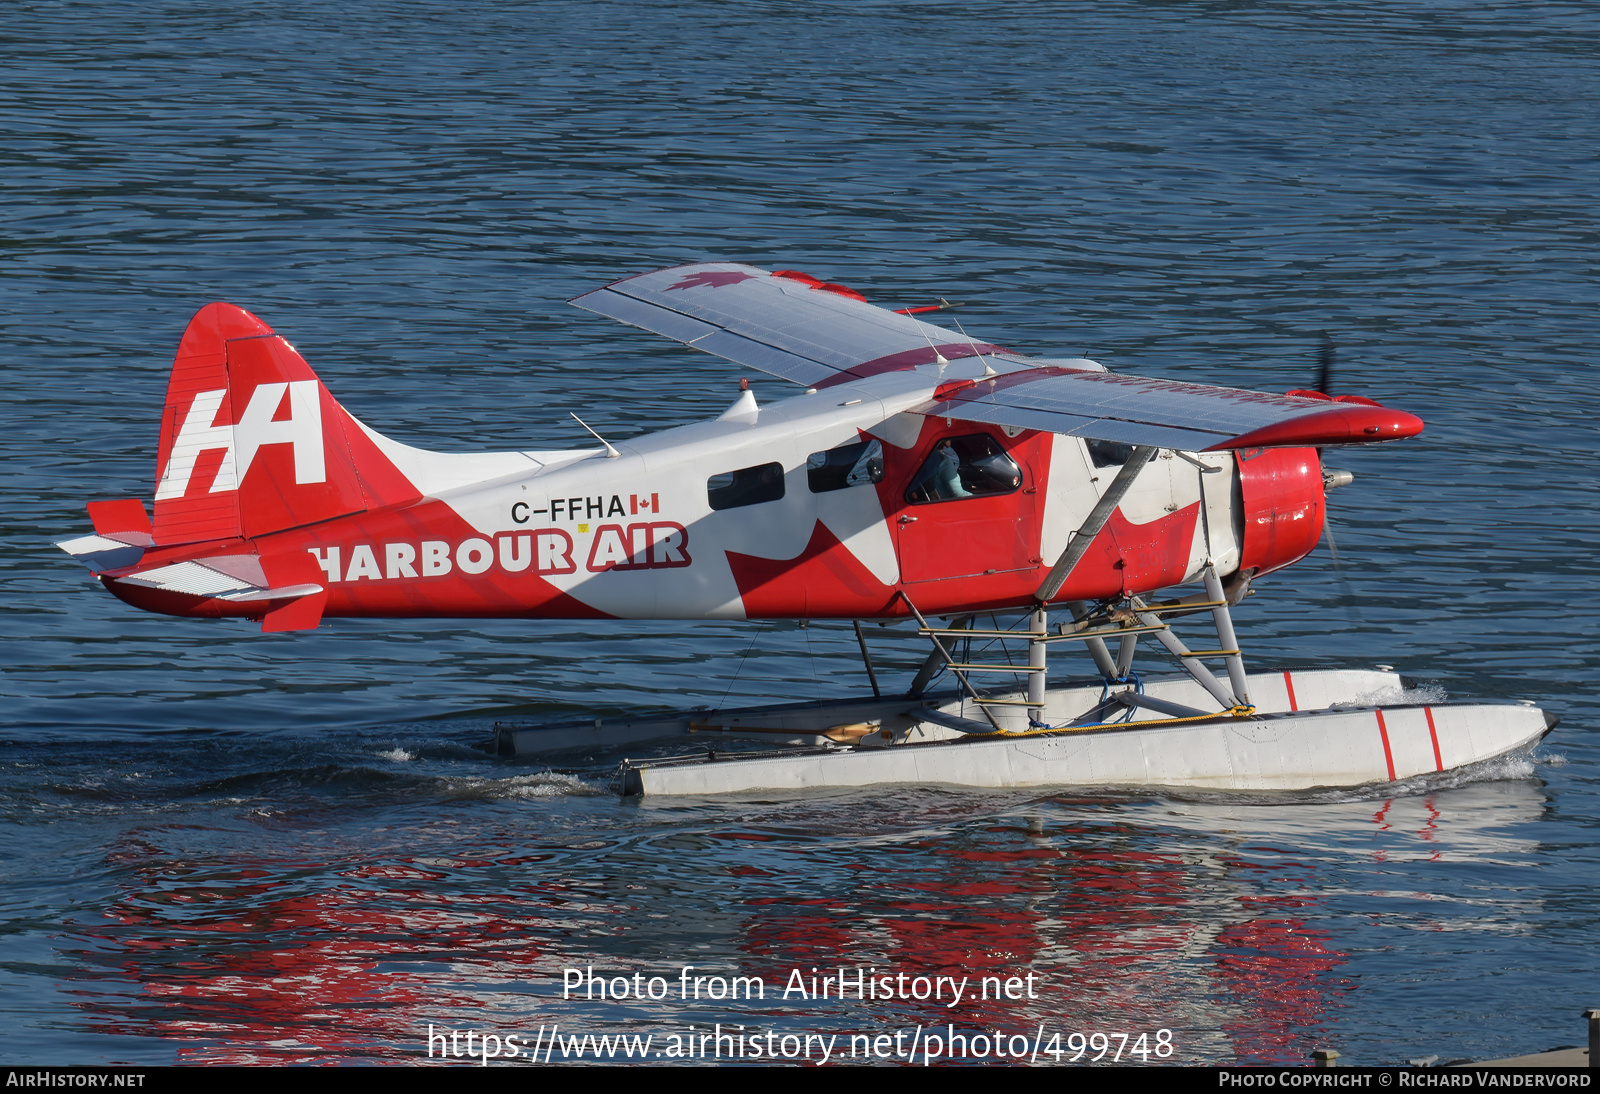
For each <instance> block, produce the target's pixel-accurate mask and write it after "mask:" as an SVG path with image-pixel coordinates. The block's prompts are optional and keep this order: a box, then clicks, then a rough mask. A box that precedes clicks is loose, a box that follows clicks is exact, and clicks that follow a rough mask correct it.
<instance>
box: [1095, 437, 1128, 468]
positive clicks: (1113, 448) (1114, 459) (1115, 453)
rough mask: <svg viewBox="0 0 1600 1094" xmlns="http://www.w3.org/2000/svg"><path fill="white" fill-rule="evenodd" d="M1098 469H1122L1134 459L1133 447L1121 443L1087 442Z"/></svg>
mask: <svg viewBox="0 0 1600 1094" xmlns="http://www.w3.org/2000/svg"><path fill="white" fill-rule="evenodd" d="M1084 443H1085V444H1087V445H1088V446H1089V458H1090V459H1091V460H1093V461H1094V465H1095V466H1096V467H1121V466H1122V465H1123V464H1125V463H1127V462H1128V460H1130V459H1132V458H1133V445H1131V444H1123V443H1122V442H1121V441H1085V442H1084Z"/></svg>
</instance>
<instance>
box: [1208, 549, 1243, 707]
mask: <svg viewBox="0 0 1600 1094" xmlns="http://www.w3.org/2000/svg"><path fill="white" fill-rule="evenodd" d="M1205 579H1206V596H1207V597H1209V598H1210V599H1211V601H1212V602H1213V604H1215V607H1213V608H1212V609H1211V619H1212V621H1213V622H1214V623H1216V625H1217V641H1218V642H1219V643H1220V644H1221V649H1222V651H1223V654H1222V656H1223V660H1224V662H1225V663H1226V664H1227V666H1228V683H1230V684H1232V685H1233V694H1234V697H1235V698H1237V699H1238V700H1239V703H1240V704H1241V705H1243V706H1249V705H1250V691H1249V688H1248V686H1247V685H1246V684H1245V675H1244V657H1243V656H1242V655H1241V654H1240V653H1239V639H1238V636H1237V635H1235V634H1234V631H1233V616H1232V615H1231V614H1230V613H1229V611H1228V600H1227V597H1226V596H1224V595H1223V592H1222V582H1221V581H1220V580H1219V579H1218V578H1217V570H1216V567H1214V566H1207V567H1206V569H1205Z"/></svg>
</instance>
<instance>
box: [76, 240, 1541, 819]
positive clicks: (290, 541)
mask: <svg viewBox="0 0 1600 1094" xmlns="http://www.w3.org/2000/svg"><path fill="white" fill-rule="evenodd" d="M573 303H574V304H576V305H577V306H578V307H580V308H585V309H588V310H589V311H592V312H597V313H599V314H601V315H604V316H609V317H610V318H613V319H616V320H619V321H621V322H622V323H625V324H630V325H632V326H636V327H642V328H644V329H646V330H649V331H653V332H655V333H657V334H661V335H664V336H666V337H667V338H670V339H673V340H676V341H678V342H681V343H683V344H685V345H688V346H692V347H694V348H695V349H699V350H704V351H706V352H708V353H712V354H716V355H718V356H720V357H724V358H726V359H728V360H731V361H734V362H736V363H738V364H741V365H744V366H746V367H748V368H751V369H755V370H758V371H760V372H763V373H766V374H768V375H771V376H775V377H779V378H781V379H783V380H787V381H790V382H792V383H794V384H796V385H799V386H800V388H801V389H802V393H801V394H799V395H795V396H793V397H792V398H788V399H784V400H782V401H778V402H773V403H769V404H768V405H765V406H763V405H759V404H758V402H757V400H756V397H755V394H754V393H753V392H752V391H751V390H750V388H749V385H748V383H747V382H745V381H741V385H740V387H741V390H740V393H739V395H738V397H737V399H735V400H734V402H733V404H732V405H731V406H729V407H728V409H727V410H726V411H724V412H723V413H722V414H720V415H719V416H718V417H717V418H715V419H714V420H711V421H704V422H698V423H694V424H691V425H684V426H679V427H677V428H674V429H667V430H664V431H662V432H658V433H651V434H647V435H644V436H640V437H635V438H631V439H628V440H625V441H619V442H617V443H615V444H613V443H611V442H609V441H606V440H605V439H603V438H601V437H600V436H599V435H598V434H595V439H596V440H597V441H598V442H599V447H587V448H582V449H573V450H564V451H552V452H495V453H476V454H446V453H438V452H430V451H423V450H421V449H417V448H412V447H409V446H407V445H404V444H401V443H399V442H396V441H394V440H391V439H389V438H388V437H385V436H383V435H382V434H380V433H377V432H376V431H374V430H373V429H371V428H369V427H368V426H366V425H365V424H363V423H362V422H360V421H358V420H357V419H356V418H355V417H353V416H352V415H351V414H350V413H349V412H348V411H346V410H345V409H344V407H343V406H341V405H340V404H339V403H338V402H337V401H335V400H334V398H333V397H332V396H331V395H330V394H329V393H328V390H327V389H326V388H325V387H324V386H323V385H322V383H321V381H320V380H318V378H317V376H316V375H315V373H313V372H312V370H311V368H310V367H309V366H308V365H307V364H306V362H305V360H304V359H303V358H302V357H301V356H300V354H299V353H298V352H296V351H295V349H294V348H293V347H292V346H291V345H290V344H289V342H287V341H286V340H285V339H284V338H283V337H282V336H280V335H278V334H276V333H275V332H274V331H273V330H272V328H270V327H269V326H267V324H266V323H264V322H262V321H261V320H260V319H258V318H256V317H255V316H254V315H252V314H250V313H249V312H247V311H245V310H244V309H242V308H238V307H235V306H233V305H230V304H223V303H216V304H210V305H208V306H206V307H205V308H203V309H201V311H200V312H199V313H198V314H197V315H196V316H195V317H194V319H193V320H192V321H191V322H190V324H189V326H188V328H187V330H185V332H184V334H183V338H182V341H181V342H180V344H179V347H178V352H177V357H176V360H175V362H174V364H173V368H172V374H171V378H170V381H169V385H168V388H167V397H166V405H165V408H164V410H163V413H162V423H161V436H160V444H159V449H158V454H157V463H156V483H155V492H154V499H153V511H150V510H146V508H145V505H144V502H143V501H142V500H141V499H138V498H131V499H122V500H116V501H99V502H91V503H90V504H89V506H88V510H89V516H90V519H91V521H92V523H93V526H94V534H92V535H87V536H81V537H79V538H76V539H71V540H68V541H66V542H64V543H62V544H61V546H62V547H63V548H64V549H65V550H66V551H67V552H68V553H70V554H72V555H74V556H76V557H77V558H79V559H80V560H81V561H83V562H85V563H86V564H87V565H88V566H89V567H90V568H91V570H92V571H93V572H94V573H95V574H96V575H97V576H98V577H99V579H100V581H101V582H102V583H103V584H104V585H105V587H106V588H107V589H109V590H110V591H111V592H112V593H114V594H115V595H116V596H118V597H119V598H121V599H122V600H124V601H126V602H127V603H129V604H132V605H134V606H136V607H139V608H144V609H148V610H150V611H155V612H163V613H166V614H169V615H176V616H187V617H241V618H245V619H250V620H259V621H260V623H261V626H262V629H263V630H264V631H269V632H281V631H294V630H304V629H309V628H313V627H316V626H317V625H318V624H319V622H320V621H321V620H322V619H324V618H335V617H386V618H410V617H422V616H433V617H454V618H463V617H465V618H488V617H510V618H523V619H593V620H597V621H598V620H605V619H729V620H800V621H812V620H841V621H847V622H851V623H853V625H854V627H855V632H856V637H857V639H858V641H859V642H860V650H861V654H862V657H863V661H864V667H865V669H866V672H867V675H868V678H869V680H870V682H871V685H872V694H871V695H870V696H868V695H864V694H863V695H860V696H857V697H852V698H842V699H838V700H834V701H827V702H814V703H795V704H788V705H783V706H769V707H764V708H759V709H746V710H734V711H718V712H694V713H688V714H685V715H684V716H682V717H679V718H674V719H656V720H652V721H637V722H626V721H623V722H611V723H610V724H606V723H603V722H599V721H596V722H595V723H594V724H593V725H585V726H582V727H577V728H561V727H543V728H534V727H525V726H514V725H503V726H500V727H499V728H498V730H497V732H498V744H499V747H500V749H501V751H502V752H511V753H520V752H532V751H537V750H542V749H551V750H559V749H562V748H571V747H585V748H593V747H595V746H609V745H621V744H625V743H628V742H634V741H643V740H650V739H655V738H659V737H663V736H671V735H676V734H689V733H696V734H706V733H711V734H726V735H739V736H749V737H754V738H757V739H766V740H768V741H771V742H773V743H775V744H782V745H783V746H784V747H781V748H778V749H776V750H762V751H757V752H747V753H740V752H737V751H734V752H729V751H728V750H727V749H726V748H724V749H723V751H722V752H721V753H720V754H719V753H718V751H717V750H716V749H715V748H712V749H698V750H696V753H695V755H693V756H689V757H684V758H674V759H668V760H651V761H632V762H624V764H623V767H622V772H621V775H622V786H623V788H624V791H625V792H627V793H645V794H674V793H677V794H684V793H688V794H699V793H718V792H732V791H744V790H755V789H762V790H770V789H798V788H806V787H837V786H861V785H869V784H880V783H920V784H956V785H962V786H980V787H1028V786H1047V785H1078V786H1082V785H1113V786H1175V787H1211V788H1219V789H1230V790H1246V791H1254V790H1295V789H1307V788H1312V787H1325V786H1352V785H1360V784H1368V783H1388V782H1395V781H1398V780H1404V779H1409V778H1413V777H1416V776H1421V775H1426V774H1429V773H1434V772H1443V771H1448V770H1452V769H1455V768H1458V767H1462V766H1465V765H1470V764H1476V763H1480V762H1483V761H1486V760H1490V759H1492V758H1494V757H1497V756H1501V755H1504V754H1507V753H1513V752H1516V751H1518V750H1524V749H1528V748H1530V747H1531V746H1532V745H1533V744H1534V743H1536V742H1537V741H1538V740H1539V739H1541V738H1542V737H1543V736H1544V735H1545V734H1546V733H1547V732H1548V731H1549V730H1550V728H1552V727H1553V725H1554V720H1553V719H1551V718H1548V717H1547V716H1546V715H1545V714H1544V713H1543V712H1542V711H1540V710H1538V709H1537V708H1535V707H1533V706H1531V705H1528V704H1522V703H1473V702H1449V703H1445V702H1412V701H1407V696H1406V693H1405V682H1404V681H1403V680H1402V679H1401V678H1400V677H1399V676H1398V674H1396V673H1395V672H1393V671H1392V670H1391V669H1387V668H1385V667H1381V666H1380V667H1378V668H1375V669H1362V670H1354V669H1352V670H1319V671H1309V670H1307V671H1300V670H1291V671H1273V672H1249V671H1247V670H1246V667H1245V662H1244V658H1243V654H1242V652H1241V650H1240V648H1239V641H1238V638H1237V633H1236V631H1235V629H1234V626H1233V621H1232V614H1231V611H1232V609H1233V608H1234V607H1236V606H1237V605H1238V604H1239V603H1240V601H1241V599H1242V598H1243V597H1245V596H1246V595H1247V594H1249V593H1251V592H1252V590H1253V586H1254V585H1255V583H1256V582H1258V581H1259V579H1260V578H1262V577H1263V576H1265V575H1268V574H1272V573H1274V572H1276V571H1278V570H1281V569H1283V568H1284V567H1286V566H1289V565H1291V564H1292V563H1294V562H1296V561H1298V560H1299V559H1301V558H1303V557H1304V556H1306V555H1307V554H1308V553H1309V552H1310V551H1311V550H1312V549H1313V548H1314V547H1315V546H1316V544H1317V543H1318V541H1319V539H1320V538H1321V535H1322V530H1323V522H1324V510H1325V504H1326V492H1327V490H1328V489H1330V488H1332V487H1334V486H1338V485H1342V484H1344V483H1348V482H1349V481H1350V476H1349V474H1348V473H1345V472H1340V471H1335V470H1330V469H1327V468H1325V467H1324V466H1323V464H1322V459H1321V454H1322V451H1323V450H1325V449H1328V448H1330V447H1335V446H1340V445H1356V444H1375V443H1384V442H1391V441H1397V440H1401V439H1403V438H1406V437H1411V436H1415V435H1416V434H1418V433H1420V432H1421V431H1422V428H1423V423H1422V422H1421V421H1420V420H1419V419H1417V418H1416V417H1414V416H1412V415H1411V414H1408V413H1406V412H1404V411H1401V410H1397V409H1394V408H1391V407H1386V406H1382V405H1380V404H1379V403H1377V402H1375V401H1373V400H1371V399H1367V398H1363V397H1361V396H1356V395H1330V394H1328V393H1327V392H1325V391H1320V390H1319V391H1313V390H1297V391H1290V392H1288V393H1286V394H1271V393H1264V392H1254V391H1242V390H1235V389H1230V388H1222V387H1212V386H1207V385H1202V384H1192V383H1183V382H1177V381H1171V380H1161V379H1153V378H1148V377H1142V376H1129V375H1120V374H1117V373H1113V372H1110V371H1108V370H1107V369H1105V368H1104V367H1103V366H1101V365H1100V364H1097V363H1096V362H1094V361H1092V360H1088V359H1085V358H1076V357H1075V358H1064V359H1049V358H1039V357H1029V356H1025V355H1023V354H1019V353H1015V352H1012V351H1010V350H1008V349H1005V348H1003V347H1002V346H999V345H994V344H990V343H987V342H982V341H979V340H977V339H975V338H972V337H969V336H967V335H966V333H965V332H964V331H962V330H961V329H960V324H959V323H958V324H957V330H958V331H959V333H955V332H952V331H950V330H947V329H946V328H944V327H942V326H938V325H936V324H933V323H930V322H927V321H925V320H924V319H921V318H919V317H918V316H919V314H920V313H923V312H928V311H936V310H941V309H943V308H944V307H947V306H948V305H947V304H945V303H944V302H942V301H941V303H940V304H938V305H932V306H930V307H926V308H907V309H903V310H900V311H890V310H886V309H882V308H879V307H875V306H873V305H871V304H869V303H868V302H867V301H866V299H865V298H864V297H863V296H862V295H861V294H860V293H858V292H856V291H854V290H852V289H849V288H846V287H844V286H841V285H837V284H832V283H829V282H824V281H821V280H819V279H817V278H814V277H811V276H808V275H806V274H802V273H798V272H796V271H792V270H777V271H772V272H769V271H766V270H762V269H757V268H755V267H752V266H746V265H741V264H735V263H725V262H710V263H700V264H695V265H689V266H680V267H675V268H671V269H664V270H657V271H654V272H651V273H645V274H640V275H638V276H634V277H627V278H624V279H622V280H620V281H617V282H614V283H612V284H610V285H607V286H606V287H604V288H601V289H598V290H595V291H593V292H590V293H587V294H585V295H583V296H580V297H578V298H577V299H576V300H574V301H573ZM1320 386H1322V387H1327V386H1328V385H1327V384H1326V383H1323V384H1322V385H1320ZM574 417H575V416H574ZM579 424H583V423H581V420H580V423H579ZM584 428H585V429H587V428H588V427H587V425H584ZM590 432H591V433H593V432H594V431H593V430H590ZM1185 586H1188V587H1190V588H1191V589H1192V590H1193V591H1189V592H1187V593H1185V590H1184V587H1185ZM1189 620H1198V621H1200V622H1201V623H1202V624H1203V625H1206V624H1208V625H1209V635H1208V637H1207V639H1206V640H1204V641H1201V642H1200V644H1199V645H1197V646H1191V645H1190V644H1188V643H1186V642H1185V640H1184V639H1182V638H1180V637H1179V634H1178V627H1179V625H1180V624H1181V623H1183V622H1184V621H1189ZM874 621H876V622H878V623H880V624H883V623H887V622H891V621H892V622H898V623H899V624H901V626H900V628H899V633H901V634H905V635H909V634H910V633H911V632H912V631H914V635H915V637H914V639H913V640H914V641H917V642H919V643H926V647H925V648H926V657H925V659H924V660H923V661H922V666H921V669H920V670H919V671H918V672H917V673H916V675H915V678H914V679H913V680H912V681H911V682H910V686H909V687H908V688H907V689H905V690H904V691H903V692H902V691H898V690H896V691H893V692H891V691H890V690H888V689H886V688H884V687H882V686H880V683H879V680H878V677H877V673H876V671H875V670H874V666H873V661H872V658H871V654H870V651H869V647H868V643H867V642H866V640H865V635H864V632H863V630H862V624H863V623H870V622H874ZM879 633H884V632H879ZM1191 640H1192V638H1191ZM1061 645H1068V646H1073V647H1077V648H1079V649H1081V650H1084V651H1087V654H1088V660H1089V662H1090V663H1092V666H1093V669H1094V673H1093V675H1092V676H1086V677H1082V678H1078V679H1070V678H1068V679H1058V680H1052V679H1051V666H1050V658H1049V654H1050V652H1051V650H1052V649H1053V648H1055V647H1057V646H1061ZM1141 645H1143V646H1144V648H1146V649H1154V650H1155V651H1156V652H1157V654H1158V655H1159V656H1162V657H1164V658H1165V660H1166V662H1167V663H1168V665H1169V666H1171V668H1172V671H1169V672H1165V673H1154V674H1147V673H1141V672H1139V671H1138V670H1137V669H1136V666H1135V659H1136V655H1137V653H1138V651H1139V649H1140V648H1141ZM706 739H707V738H705V737H701V738H700V740H702V741H704V740H706Z"/></svg>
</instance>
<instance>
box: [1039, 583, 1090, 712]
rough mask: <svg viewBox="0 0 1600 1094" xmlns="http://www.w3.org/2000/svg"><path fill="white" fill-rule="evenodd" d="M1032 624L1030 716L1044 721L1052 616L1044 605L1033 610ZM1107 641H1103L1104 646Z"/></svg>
mask: <svg viewBox="0 0 1600 1094" xmlns="http://www.w3.org/2000/svg"><path fill="white" fill-rule="evenodd" d="M1029 622H1030V623H1031V624H1032V625H1031V626H1029V628H1028V630H1029V632H1030V633H1031V634H1032V635H1033V637H1032V638H1030V639H1028V667H1029V668H1030V669H1031V670H1033V671H1031V672H1029V673H1028V717H1029V718H1030V719H1032V720H1033V721H1035V722H1041V723H1042V722H1043V721H1044V685H1045V677H1046V675H1047V674H1048V673H1049V668H1048V665H1047V663H1046V661H1045V654H1046V652H1047V651H1048V650H1049V649H1050V646H1049V643H1047V642H1046V641H1045V634H1046V632H1047V630H1048V628H1049V626H1050V616H1049V613H1047V612H1046V611H1045V610H1044V608H1043V607H1038V608H1035V609H1034V610H1033V616H1032V618H1031V619H1030V621H1029ZM1104 644H1105V643H1103V642H1102V643H1101V645H1102V646H1103V645H1104Z"/></svg>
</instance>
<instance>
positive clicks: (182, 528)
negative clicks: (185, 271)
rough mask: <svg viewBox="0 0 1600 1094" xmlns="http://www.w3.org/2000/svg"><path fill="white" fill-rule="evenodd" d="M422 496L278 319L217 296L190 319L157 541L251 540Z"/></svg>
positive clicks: (159, 495) (158, 499) (160, 473)
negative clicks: (267, 319)
mask: <svg viewBox="0 0 1600 1094" xmlns="http://www.w3.org/2000/svg"><path fill="white" fill-rule="evenodd" d="M416 497H417V492H416V490H415V489H413V488H412V486H411V484H410V483H409V482H407V481H406V480H405V478H404V476H402V475H401V474H400V473H399V472H398V471H397V470H395V468H394V465H393V464H392V463H391V462H390V461H389V460H388V459H387V458H386V457H385V456H384V455H383V454H382V453H381V452H379V451H378V450H377V448H376V447H375V446H374V444H373V442H372V441H371V440H370V439H369V438H368V436H367V435H366V433H365V432H363V431H362V430H361V429H360V428H359V427H358V426H357V425H356V424H355V422H354V420H353V419H351V418H350V416H349V415H348V414H346V413H345V411H344V408H343V407H341V406H340V405H339V404H338V403H337V402H336V401H335V400H334V398H333V396H331V395H330V394H328V390H327V388H325V387H323V386H322V382H321V381H320V380H318V379H317V376H316V374H315V373H314V372H312V371H311V367H310V366H309V365H307V364H306V362H305V359H304V358H302V357H301V356H300V354H299V353H297V352H296V351H295V349H294V347H293V346H291V345H289V343H288V342H287V341H285V340H284V339H283V338H281V337H280V336H278V335H276V334H274V333H273V331H272V328H271V327H269V326H267V325H266V324H265V323H263V322H262V321H261V320H259V319H257V318H256V317H255V316H253V315H251V314H250V313H249V312H247V311H245V310H244V309H243V308H238V307H235V306H233V305H232V304H220V303H219V304H208V305H206V306H205V307H204V308H202V309H201V310H200V311H199V313H198V314H196V315H195V317H194V319H192V320H191V321H190V323H189V326H188V329H186V330H185V331H184V334H183V340H182V342H181V343H179V346H178V355H177V359H176V360H175V361H174V362H173V366H172V378H171V380H170V381H169V382H168V385H167V402H166V407H165V409H164V410H163V412H162V416H161V447H160V449H159V451H158V453H157V457H156V493H155V523H154V535H155V541H156V543H157V544H158V545H161V546H167V545H172V544H181V543H200V542H209V541H213V540H225V539H234V538H238V537H241V536H243V537H250V538H253V537H256V536H262V535H267V534H269V533H272V532H279V531H283V530H286V529H289V528H298V527H301V526H303V525H308V524H316V523H319V522H321V521H325V520H332V519H333V518H335V517H341V516H345V515H347V514H350V513H359V512H362V511H364V510H366V509H370V508H375V507H378V506H381V505H390V504H396V503H401V502H405V501H409V500H413V499H415V498H416Z"/></svg>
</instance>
